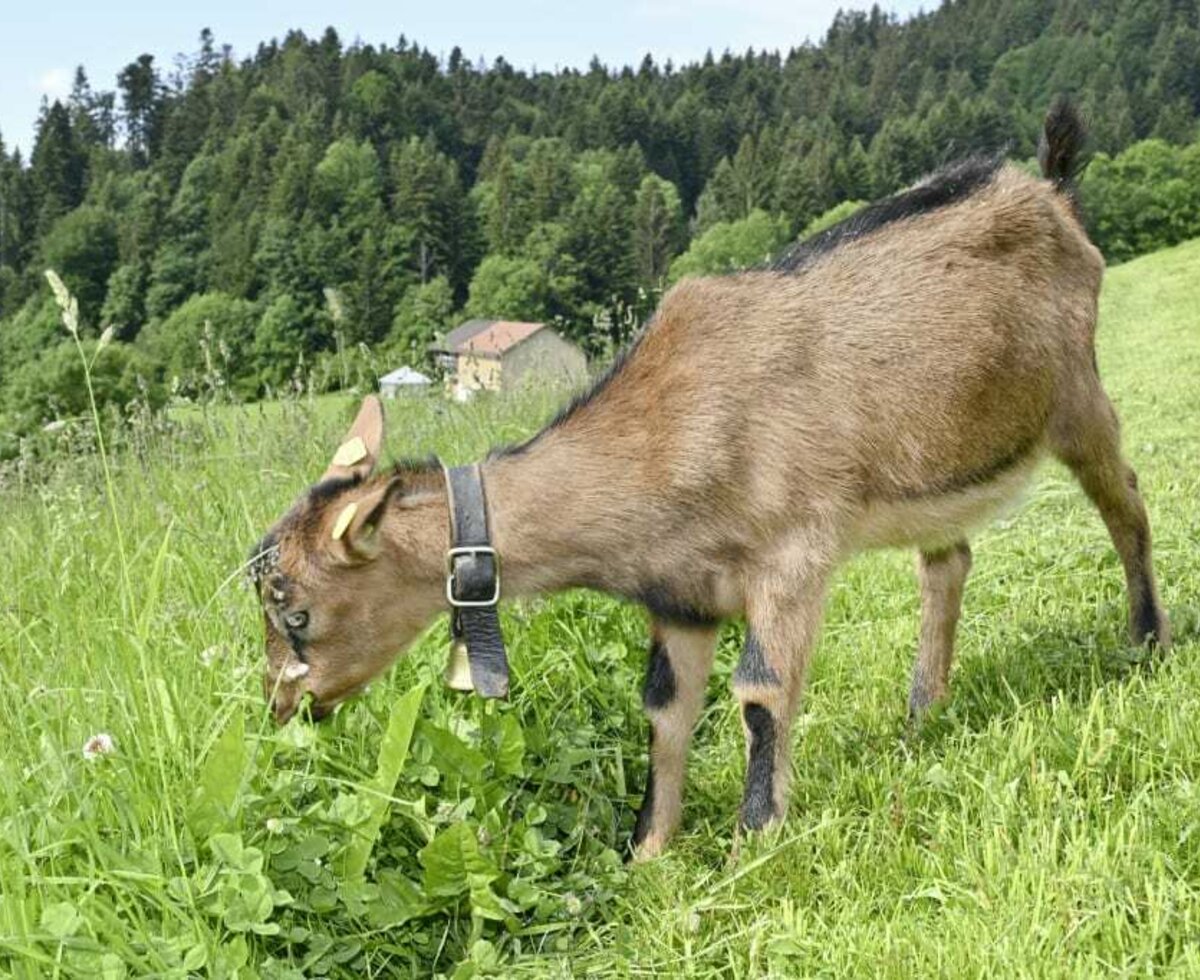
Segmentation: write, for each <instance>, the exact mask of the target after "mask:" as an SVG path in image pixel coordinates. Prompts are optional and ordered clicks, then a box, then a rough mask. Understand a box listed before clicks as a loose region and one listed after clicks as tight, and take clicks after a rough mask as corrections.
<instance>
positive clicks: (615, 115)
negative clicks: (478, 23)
mask: <svg viewBox="0 0 1200 980" xmlns="http://www.w3.org/2000/svg"><path fill="white" fill-rule="evenodd" d="M400 27H402V25H398V31H397V34H398V37H397V40H396V41H395V43H394V44H393V45H391V46H386V47H385V46H378V47H377V46H373V45H368V44H355V45H346V44H345V43H343V42H342V40H341V39H339V37H338V36H337V34H336V33H335V32H333V31H332V30H329V31H326V33H325V34H324V35H323V36H321V37H319V38H309V37H306V36H305V35H303V34H301V33H296V32H293V33H289V34H287V35H286V36H284V37H283V38H282V40H272V41H269V42H266V43H263V44H262V45H260V47H259V48H258V49H257V50H256V51H254V52H253V53H252V54H251V55H249V56H248V57H244V58H240V59H235V58H234V57H233V55H232V54H231V52H230V51H229V50H228V49H225V48H222V47H221V45H220V43H219V39H218V38H214V37H213V36H212V34H211V33H210V32H209V31H207V30H205V31H202V32H201V34H200V37H199V41H198V45H197V50H196V51H195V52H194V53H193V54H191V55H189V56H187V57H186V58H183V59H181V60H180V61H179V62H177V66H176V67H175V68H174V69H172V70H165V69H163V68H162V67H161V66H159V65H157V64H156V63H155V61H154V60H153V58H151V57H150V56H148V55H142V56H141V57H136V58H134V60H132V61H131V62H130V63H129V64H128V66H127V67H126V68H124V69H123V70H122V71H121V72H120V74H119V76H118V77H117V78H116V79H115V88H113V89H112V90H109V89H108V88H106V87H104V86H101V85H93V84H92V83H91V82H90V81H89V79H88V77H87V75H86V73H85V71H84V70H83V68H80V69H79V70H78V72H77V74H76V79H75V85H74V90H73V91H72V93H71V95H70V97H69V98H68V99H67V100H66V101H65V102H57V101H56V102H53V103H50V104H47V105H44V106H43V108H42V111H41V115H40V118H39V120H38V124H37V132H36V139H35V142H34V145H33V148H32V152H31V153H30V154H29V156H28V158H27V159H26V158H23V157H22V156H21V155H20V154H18V153H17V152H13V151H10V150H8V149H6V148H5V147H4V144H3V140H2V138H0V430H3V431H4V432H5V433H6V434H7V435H8V437H9V438H10V439H11V437H12V436H13V435H14V434H16V433H20V432H23V431H30V430H32V429H33V428H35V427H37V426H40V425H42V424H44V423H45V422H46V421H47V420H48V419H51V418H55V417H58V416H62V415H68V414H71V413H72V412H78V411H81V410H82V409H83V407H84V405H85V404H86V403H85V402H80V401H79V400H80V399H81V398H85V397H86V396H85V394H84V393H83V391H82V385H81V384H80V383H79V372H80V369H79V367H78V364H77V356H76V354H75V353H74V351H73V349H71V348H69V347H67V346H64V339H65V338H64V337H63V334H62V329H61V324H60V322H59V319H58V315H57V310H56V309H55V307H54V304H53V300H52V297H51V295H50V293H49V290H48V289H47V288H46V284H45V281H44V279H43V275H42V273H43V270H44V269H46V268H55V269H57V270H58V271H59V272H60V273H61V274H62V276H63V279H64V280H65V281H66V283H67V285H68V287H69V288H70V289H71V290H72V292H73V293H74V294H75V295H77V297H78V300H79V305H80V313H81V320H82V321H83V323H84V324H85V329H86V332H87V333H88V334H89V335H90V336H92V337H96V336H98V335H99V334H100V332H101V331H102V330H103V329H104V328H105V327H111V328H112V334H111V336H112V337H113V338H114V341H113V343H112V344H111V345H110V347H111V349H110V350H108V351H106V352H105V354H104V356H103V358H98V359H97V361H96V365H95V371H96V377H95V385H96V390H97V397H98V398H99V399H100V400H101V401H107V402H112V403H116V404H121V403H124V402H127V401H129V400H131V399H142V400H144V401H151V402H155V401H161V400H162V399H163V398H165V397H166V396H167V395H168V394H169V393H172V392H174V393H181V394H188V393H189V392H193V391H196V390H198V389H199V388H201V387H202V386H203V385H205V384H206V383H211V382H212V379H213V378H214V377H217V378H219V379H220V384H222V385H224V386H225V387H226V388H227V390H229V391H230V392H231V393H233V394H234V395H236V396H237V397H242V398H254V397H260V396H263V395H265V394H269V393H271V392H274V391H279V390H281V389H283V388H285V387H287V386H288V385H290V384H293V383H295V382H296V379H298V378H300V377H313V376H315V374H316V373H319V372H318V370H317V369H319V368H320V367H321V366H322V365H323V364H325V365H328V364H329V363H331V362H332V361H333V360H334V359H335V358H336V357H338V356H339V352H343V353H344V352H345V351H346V350H348V349H362V348H363V347H364V346H365V347H368V348H370V349H371V350H373V351H375V352H377V353H380V354H381V355H382V356H383V357H384V358H385V359H389V358H390V360H391V361H393V362H394V363H395V364H398V363H403V362H408V363H412V364H415V365H417V366H424V355H423V350H424V346H425V344H426V343H427V342H428V341H429V340H431V339H432V338H433V337H434V336H435V335H436V334H437V333H438V332H440V331H444V330H445V329H447V328H448V327H449V326H453V325H454V324H455V323H456V322H457V321H458V320H459V319H461V318H463V317H467V316H504V317H513V318H522V319H554V320H556V321H557V322H558V323H559V326H560V329H561V330H562V331H563V332H564V333H565V334H567V335H569V336H572V337H574V338H575V339H577V340H579V341H580V342H582V343H584V344H585V346H587V347H588V348H589V350H590V351H591V352H593V353H602V352H604V351H606V350H608V349H610V348H611V347H612V346H613V345H614V344H617V343H620V342H621V341H622V340H623V339H624V337H625V336H626V335H627V334H628V332H629V331H630V330H631V329H632V328H633V327H634V326H635V325H636V324H637V323H638V322H639V320H640V318H642V317H644V315H645V314H646V313H647V312H648V311H649V310H650V309H651V308H652V307H653V304H654V302H655V300H656V297H657V295H658V292H659V291H660V290H661V288H662V287H663V286H664V285H665V284H667V283H669V282H670V281H672V280H673V279H675V278H678V277H679V276H681V275H684V274H688V273H695V272H717V271H723V270H728V269H733V268H738V267H741V266H746V265H750V264H754V263H757V262H759V261H762V260H763V259H765V258H766V257H767V256H768V255H770V254H771V253H772V252H774V251H776V250H777V249H779V248H781V247H782V246H783V245H784V244H785V243H786V242H788V241H789V240H791V239H792V238H794V237H795V236H796V235H797V234H801V233H803V231H804V230H805V229H806V228H810V227H812V226H814V224H816V223H819V222H823V221H825V220H828V214H829V212H830V210H831V209H836V210H835V211H834V214H835V215H836V214H840V213H844V212H845V211H846V210H848V209H850V208H852V207H853V206H854V205H853V204H852V203H848V202H855V201H861V200H865V199H869V198H873V197H878V196H881V195H884V194H888V193H890V192H892V191H895V190H896V189H898V188H900V187H902V186H903V185H905V184H906V183H909V182H911V181H913V180H914V179H916V178H918V177H920V176H921V175H922V174H923V173H925V172H927V171H928V170H930V169H932V168H934V167H936V166H938V165H939V164H941V163H943V162H945V161H947V160H949V159H952V158H954V157H956V156H960V155H962V154H964V153H968V152H980V151H986V152H991V151H1003V152H1005V153H1007V154H1008V155H1009V156H1011V157H1013V158H1015V159H1017V160H1027V159H1028V158H1030V157H1032V155H1033V153H1034V148H1035V142H1036V138H1037V134H1038V131H1039V129H1040V124H1041V117H1042V114H1043V112H1044V110H1045V108H1046V106H1047V105H1048V104H1049V102H1050V100H1051V98H1052V97H1053V95H1054V94H1055V93H1058V92H1066V93H1069V94H1071V95H1072V96H1073V97H1074V98H1075V99H1076V100H1077V102H1078V104H1079V105H1080V106H1081V108H1082V110H1083V112H1084V114H1085V116H1086V118H1087V119H1088V121H1089V125H1090V131H1091V138H1092V142H1091V148H1092V150H1093V151H1094V154H1095V156H1094V158H1093V160H1092V162H1091V164H1090V166H1089V169H1088V170H1087V171H1086V173H1085V176H1084V180H1083V201H1084V207H1085V210H1086V213H1087V220H1088V223H1089V227H1090V230H1091V232H1092V234H1093V237H1094V238H1095V240H1096V242H1097V244H1098V245H1099V246H1100V247H1101V248H1102V250H1103V251H1104V252H1105V254H1106V256H1107V257H1108V259H1109V261H1110V262H1119V261H1121V260H1124V259H1127V258H1130V257H1132V256H1134V255H1136V254H1139V253H1141V252H1145V251H1149V250H1152V249H1155V248H1158V247H1161V246H1163V245H1166V244H1171V243H1174V242H1177V241H1180V240H1182V239H1185V238H1188V237H1193V236H1196V235H1200V144H1197V142H1196V136H1197V115H1198V114H1200V3H1198V2H1197V0H1104V2H1099V3H1096V2H1083V0H1018V2H1011V0H953V2H947V3H945V4H943V5H942V6H941V7H940V9H938V10H936V11H934V12H931V13H928V14H923V15H920V16H918V17H916V18H914V19H911V20H908V21H904V22H900V21H897V20H896V19H894V18H891V17H889V16H887V15H885V14H883V13H881V12H880V11H879V10H878V9H875V10H873V11H871V12H870V13H842V14H839V15H838V16H837V17H836V19H835V20H834V22H833V23H832V25H831V26H830V28H829V31H828V33H827V35H826V36H825V37H824V38H823V40H822V41H821V42H820V43H819V44H812V45H803V46H799V47H795V48H793V49H791V50H788V51H786V52H759V51H747V52H744V53H730V52H726V53H724V54H720V55H716V54H712V55H709V56H708V57H706V58H705V59H704V60H703V61H702V62H700V63H695V64H687V65H673V64H671V63H670V62H668V63H665V64H659V63H657V62H655V61H654V60H653V59H652V58H650V57H649V56H647V57H646V58H645V59H644V60H643V61H642V62H641V63H640V64H639V65H637V66H636V67H620V68H614V67H612V66H606V65H603V64H600V63H599V62H593V63H592V64H591V65H590V66H589V68H588V69H587V70H574V69H569V70H560V71H556V72H528V71H521V70H518V69H516V68H514V67H513V66H512V65H510V64H508V63H507V62H506V61H505V60H504V59H503V58H498V59H497V60H495V61H494V62H493V63H491V64H482V63H472V62H471V61H470V60H468V59H467V58H465V57H464V56H463V54H462V52H461V51H459V50H458V49H454V50H452V51H451V52H450V54H449V56H448V57H446V58H444V59H441V58H439V57H437V56H435V55H434V54H433V53H431V52H430V51H429V50H427V49H425V48H423V47H421V46H420V45H419V44H417V43H414V42H413V41H410V40H408V39H406V38H405V37H404V36H403V35H400V34H399V28H400ZM0 137H2V134H0ZM818 226H819V225H818ZM323 377H325V379H326V381H325V382H324V383H326V384H328V385H336V384H337V383H338V375H337V372H336V371H326V372H325V374H324V375H323ZM77 402H78V404H77Z"/></svg>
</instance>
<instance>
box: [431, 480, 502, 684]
mask: <svg viewBox="0 0 1200 980" xmlns="http://www.w3.org/2000/svg"><path fill="white" fill-rule="evenodd" d="M444 469H445V473H446V493H447V499H448V501H449V505H450V548H449V550H448V551H447V552H446V601H447V602H448V603H449V604H450V607H451V608H450V635H451V640H452V642H454V643H462V644H465V645H466V648H467V660H468V662H469V663H470V668H471V684H472V686H473V687H474V688H475V692H476V693H477V694H479V695H480V696H482V697H485V698H505V697H508V655H507V654H506V653H505V651H504V637H503V636H502V635H501V633H500V615H499V612H498V606H499V603H500V556H499V555H497V554H496V549H495V548H494V547H492V542H491V536H490V534H489V532H488V517H487V498H486V496H485V495H484V489H483V473H482V471H481V470H480V468H479V464H478V463H473V464H471V465H470V466H454V467H444Z"/></svg>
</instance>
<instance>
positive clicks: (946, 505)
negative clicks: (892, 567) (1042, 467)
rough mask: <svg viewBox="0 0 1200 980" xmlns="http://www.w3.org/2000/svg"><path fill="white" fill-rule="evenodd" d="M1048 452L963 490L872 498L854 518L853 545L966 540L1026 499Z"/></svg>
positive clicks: (925, 547) (942, 544)
mask: <svg viewBox="0 0 1200 980" xmlns="http://www.w3.org/2000/svg"><path fill="white" fill-rule="evenodd" d="M1042 455H1043V454H1042V451H1041V449H1040V448H1039V449H1038V450H1036V451H1034V452H1031V453H1029V454H1028V455H1026V456H1025V457H1024V458H1023V459H1021V460H1020V461H1019V462H1017V463H1015V464H1014V465H1013V466H1012V467H1011V468H1009V469H1007V470H1005V471H1004V472H1003V473H1001V474H999V475H998V476H996V477H994V478H993V479H992V480H989V481H988V482H987V483H979V484H975V485H974V486H971V487H967V488H965V489H962V490H953V491H950V492H949V493H942V494H933V495H930V496H927V497H919V498H915V499H912V500H894V501H873V502H870V503H867V504H866V505H865V506H864V507H863V509H862V511H861V513H860V515H859V517H858V520H856V521H855V522H854V523H853V530H852V532H851V539H852V548H853V549H854V550H858V549H860V548H899V547H910V546H915V547H917V548H920V549H921V550H922V551H936V550H938V549H940V548H946V547H949V546H950V545H952V544H956V543H958V542H959V541H964V540H966V539H967V538H968V537H970V535H971V534H972V533H973V532H975V531H977V530H978V529H979V528H980V527H981V526H982V525H984V524H986V523H988V522H989V521H991V520H993V519H995V518H996V517H998V516H1000V515H1001V514H1003V513H1004V512H1006V511H1011V510H1012V509H1014V508H1015V507H1016V506H1017V505H1018V504H1019V503H1020V501H1021V497H1022V494H1023V491H1024V490H1025V489H1026V488H1027V487H1028V486H1029V481H1030V478H1031V477H1032V476H1033V471H1034V470H1035V469H1037V465H1038V463H1039V462H1040V461H1041V458H1042Z"/></svg>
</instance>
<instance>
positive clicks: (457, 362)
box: [429, 319, 587, 398]
mask: <svg viewBox="0 0 1200 980" xmlns="http://www.w3.org/2000/svg"><path fill="white" fill-rule="evenodd" d="M429 351H430V353H431V354H432V355H433V357H434V359H435V361H436V362H437V363H438V365H439V366H441V367H442V368H443V369H444V370H445V371H446V373H447V376H448V377H449V378H450V379H451V380H450V390H451V393H452V394H454V395H455V396H456V397H458V398H469V397H470V396H471V395H472V394H473V393H474V392H476V391H511V390H512V389H513V388H516V387H518V386H519V385H520V384H521V383H522V382H524V381H529V380H531V379H534V378H536V379H538V380H542V381H552V382H561V383H563V384H567V385H576V384H579V383H581V382H582V381H583V380H584V378H585V377H586V375H587V358H586V357H584V354H583V351H581V350H580V349H579V348H578V347H577V346H575V344H572V343H571V342H570V341H567V340H564V339H563V338H562V337H560V336H559V335H558V334H557V333H555V332H554V331H553V330H551V329H550V328H549V327H548V326H546V324H544V323H523V322H519V321H515V320H484V319H478V320H468V321H467V322H466V323H463V324H462V325H460V326H458V327H456V328H455V329H453V330H451V331H450V332H449V333H448V334H446V336H445V337H444V338H443V339H442V340H440V341H438V342H436V343H434V344H431V345H430V347H429Z"/></svg>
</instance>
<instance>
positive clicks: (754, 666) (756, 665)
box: [733, 627, 779, 687]
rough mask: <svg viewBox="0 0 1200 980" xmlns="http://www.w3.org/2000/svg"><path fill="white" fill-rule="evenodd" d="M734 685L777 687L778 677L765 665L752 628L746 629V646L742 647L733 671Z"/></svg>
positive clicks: (764, 659) (764, 656)
mask: <svg viewBox="0 0 1200 980" xmlns="http://www.w3.org/2000/svg"><path fill="white" fill-rule="evenodd" d="M733 682H734V683H735V684H745V685H751V684H753V685H755V686H757V687H778V686H779V675H778V674H777V673H775V668H773V667H772V666H771V665H770V664H769V663H767V657H766V653H765V651H764V650H763V648H762V643H761V642H760V641H759V639H758V634H756V633H755V632H754V630H753V628H752V627H747V628H746V644H745V646H744V647H742V655H741V657H740V658H739V659H738V663H737V667H736V668H734V671H733Z"/></svg>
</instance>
